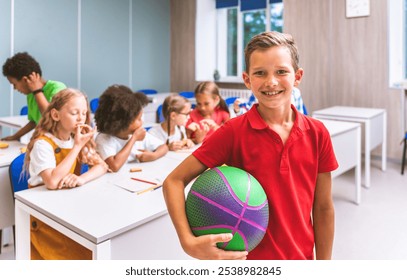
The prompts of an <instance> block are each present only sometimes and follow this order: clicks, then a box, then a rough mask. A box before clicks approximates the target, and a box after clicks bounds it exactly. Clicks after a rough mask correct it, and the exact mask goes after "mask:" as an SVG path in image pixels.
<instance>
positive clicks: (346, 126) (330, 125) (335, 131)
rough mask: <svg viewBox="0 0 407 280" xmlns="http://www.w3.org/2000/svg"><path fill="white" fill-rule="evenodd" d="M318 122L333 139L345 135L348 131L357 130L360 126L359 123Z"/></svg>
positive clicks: (322, 120)
mask: <svg viewBox="0 0 407 280" xmlns="http://www.w3.org/2000/svg"><path fill="white" fill-rule="evenodd" d="M319 121H321V122H322V123H323V124H324V125H325V127H326V129H328V132H329V134H330V135H331V137H335V136H336V135H339V134H342V133H345V132H347V131H349V130H353V129H357V128H358V127H360V126H361V125H360V123H355V122H343V121H332V120H324V119H319Z"/></svg>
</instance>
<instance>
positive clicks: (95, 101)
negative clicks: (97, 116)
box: [89, 97, 99, 114]
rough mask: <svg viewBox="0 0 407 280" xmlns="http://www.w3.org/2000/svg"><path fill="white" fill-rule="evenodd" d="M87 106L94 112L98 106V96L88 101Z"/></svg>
mask: <svg viewBox="0 0 407 280" xmlns="http://www.w3.org/2000/svg"><path fill="white" fill-rule="evenodd" d="M89 106H90V111H91V112H92V113H93V114H94V113H95V112H96V109H97V108H98V106H99V98H98V97H96V98H93V99H92V100H91V101H90V102H89Z"/></svg>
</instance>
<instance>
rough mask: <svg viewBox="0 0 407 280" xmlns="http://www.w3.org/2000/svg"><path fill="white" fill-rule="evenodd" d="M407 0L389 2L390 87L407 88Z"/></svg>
mask: <svg viewBox="0 0 407 280" xmlns="http://www.w3.org/2000/svg"><path fill="white" fill-rule="evenodd" d="M405 1H406V0H388V1H387V11H388V40H387V41H388V51H389V53H388V55H389V69H388V73H389V87H390V88H407V79H406V71H405V69H406V66H407V65H406V64H407V62H406V54H405V53H406V46H405V42H406V37H405V36H406V34H405V30H406V28H407V26H406V22H405V21H406V19H405V14H404V13H405V9H404V5H405V3H404V2H405Z"/></svg>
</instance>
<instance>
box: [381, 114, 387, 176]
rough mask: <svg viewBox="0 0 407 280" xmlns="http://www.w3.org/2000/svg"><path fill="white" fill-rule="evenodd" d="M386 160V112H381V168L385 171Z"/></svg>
mask: <svg viewBox="0 0 407 280" xmlns="http://www.w3.org/2000/svg"><path fill="white" fill-rule="evenodd" d="M386 162H387V113H386V111H384V112H383V143H382V170H383V171H386Z"/></svg>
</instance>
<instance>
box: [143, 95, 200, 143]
mask: <svg viewBox="0 0 407 280" xmlns="http://www.w3.org/2000/svg"><path fill="white" fill-rule="evenodd" d="M162 111H163V115H164V121H163V122H162V123H160V125H157V126H154V127H152V128H151V129H150V130H149V131H148V133H149V134H152V135H153V136H155V137H157V138H159V139H161V140H163V141H164V142H166V143H167V145H168V148H169V150H170V151H177V150H181V149H189V148H192V147H193V146H194V142H192V140H191V139H188V138H187V134H186V130H185V125H186V123H187V121H188V119H189V113H190V112H191V103H190V102H189V100H188V99H186V98H185V97H183V96H180V95H170V96H168V97H167V98H165V100H164V103H163V107H162Z"/></svg>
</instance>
